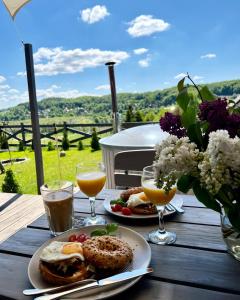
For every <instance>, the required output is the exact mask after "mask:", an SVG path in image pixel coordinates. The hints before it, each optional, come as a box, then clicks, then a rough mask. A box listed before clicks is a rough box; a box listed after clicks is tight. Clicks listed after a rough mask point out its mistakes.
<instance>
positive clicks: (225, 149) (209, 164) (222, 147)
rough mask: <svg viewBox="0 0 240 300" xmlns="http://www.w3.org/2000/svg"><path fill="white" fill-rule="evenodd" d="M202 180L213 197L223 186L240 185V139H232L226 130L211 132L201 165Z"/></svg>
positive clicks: (234, 186) (235, 186)
mask: <svg viewBox="0 0 240 300" xmlns="http://www.w3.org/2000/svg"><path fill="white" fill-rule="evenodd" d="M199 169H200V180H201V182H202V184H203V185H204V186H205V187H206V188H207V189H208V190H209V192H210V193H211V194H213V195H215V194H217V193H218V192H219V190H220V189H221V187H222V185H231V187H233V188H237V187H238V186H239V185H240V139H239V138H238V137H235V138H234V139H233V138H230V137H229V134H228V132H227V131H226V130H218V131H216V132H211V133H210V135H209V142H208V147H207V149H206V151H205V153H204V156H203V160H202V162H200V163H199Z"/></svg>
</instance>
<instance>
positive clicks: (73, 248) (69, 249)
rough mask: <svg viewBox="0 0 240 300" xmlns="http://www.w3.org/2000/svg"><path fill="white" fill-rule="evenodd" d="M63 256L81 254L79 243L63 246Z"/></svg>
mask: <svg viewBox="0 0 240 300" xmlns="http://www.w3.org/2000/svg"><path fill="white" fill-rule="evenodd" d="M62 253H63V254H72V253H80V254H83V249H82V246H81V244H80V243H69V244H66V245H64V246H63V249H62Z"/></svg>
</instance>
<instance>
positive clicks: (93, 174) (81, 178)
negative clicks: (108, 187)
mask: <svg viewBox="0 0 240 300" xmlns="http://www.w3.org/2000/svg"><path fill="white" fill-rule="evenodd" d="M105 182H106V174H105V172H104V166H103V164H102V163H100V164H92V165H90V166H87V167H86V166H83V165H81V164H78V165H77V184H78V186H79V188H80V190H81V191H82V192H83V193H84V194H85V195H86V196H88V198H89V201H90V208H91V217H87V218H85V219H84V221H83V225H97V224H106V221H105V219H104V218H103V217H101V216H97V215H96V213H95V198H96V196H97V194H98V193H99V192H101V190H102V189H103V187H104V185H105Z"/></svg>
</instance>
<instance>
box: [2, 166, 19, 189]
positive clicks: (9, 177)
mask: <svg viewBox="0 0 240 300" xmlns="http://www.w3.org/2000/svg"><path fill="white" fill-rule="evenodd" d="M2 192H4V193H21V188H20V186H19V184H18V182H17V179H16V178H15V176H14V173H13V171H12V170H10V169H9V170H7V171H6V175H5V177H4V179H3V183H2Z"/></svg>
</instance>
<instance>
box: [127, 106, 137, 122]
mask: <svg viewBox="0 0 240 300" xmlns="http://www.w3.org/2000/svg"><path fill="white" fill-rule="evenodd" d="M125 122H135V117H134V113H133V108H132V106H131V105H129V106H128V110H127V113H126V118H125Z"/></svg>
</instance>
